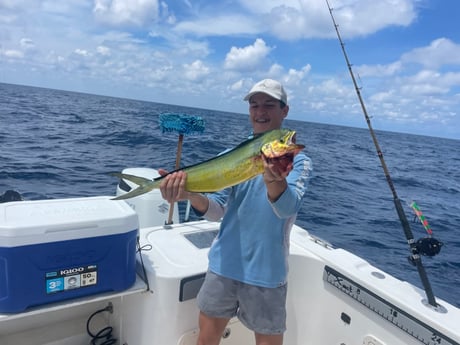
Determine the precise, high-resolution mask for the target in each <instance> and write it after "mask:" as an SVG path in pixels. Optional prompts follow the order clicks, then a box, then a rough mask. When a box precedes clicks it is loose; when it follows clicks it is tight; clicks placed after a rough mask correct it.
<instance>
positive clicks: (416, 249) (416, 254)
mask: <svg viewBox="0 0 460 345" xmlns="http://www.w3.org/2000/svg"><path fill="white" fill-rule="evenodd" d="M326 4H327V7H328V9H329V13H330V15H331V18H332V22H333V24H334V28H335V32H336V33H337V38H338V39H339V42H340V46H341V48H342V52H343V56H344V57H345V61H346V63H347V67H348V71H349V72H350V76H351V79H352V81H353V85H354V87H355V91H356V94H357V96H358V99H359V103H360V104H361V109H362V111H363V114H364V118H365V120H366V122H367V126H368V128H369V132H370V134H371V137H372V141H373V142H374V146H375V149H376V151H377V155H378V157H379V159H380V164H381V166H382V168H383V172H384V174H385V178H386V181H387V183H388V186H389V187H390V190H391V193H392V195H393V201H394V205H395V208H396V212H397V213H398V217H399V220H400V222H401V225H402V228H403V231H404V234H405V236H406V239H407V243H408V244H409V247H410V251H411V255H410V256H409V261H410V262H411V263H412V264H414V265H415V266H416V267H417V270H418V273H419V276H420V279H421V281H422V284H423V287H424V289H425V293H426V297H427V300H428V303H429V304H430V305H431V306H433V307H437V306H438V304H437V303H436V299H435V297H434V294H433V290H432V288H431V284H430V282H429V280H428V276H427V274H426V271H425V268H424V267H423V264H422V259H421V256H420V255H421V254H422V255H423V253H421V252H420V250H421V249H423V248H422V247H423V246H421V245H417V241H415V240H414V236H413V234H412V230H411V228H410V225H409V221H408V220H407V217H406V214H405V213H404V209H403V207H402V204H401V200H400V199H399V197H398V194H397V193H396V189H395V186H394V184H393V181H392V179H391V176H390V172H389V170H388V167H387V165H386V162H385V159H384V158H383V153H382V150H381V149H380V145H379V143H378V141H377V137H376V135H375V132H374V129H373V128H372V124H371V120H370V118H369V115H368V114H367V110H366V106H365V105H364V101H363V98H362V96H361V91H360V88H359V87H358V84H357V82H356V78H355V75H354V73H353V69H352V67H351V66H352V65H351V63H350V60H349V59H348V54H347V52H346V50H345V44H344V43H343V40H342V37H341V36H340V32H339V26H338V24H337V23H336V22H335V18H334V15H333V14H332V11H333V9H332V7H331V6H330V5H329V1H328V0H326ZM439 248H440V246H439ZM438 252H439V251H438Z"/></svg>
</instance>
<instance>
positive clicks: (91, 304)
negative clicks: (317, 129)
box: [0, 221, 460, 345]
mask: <svg viewBox="0 0 460 345" xmlns="http://www.w3.org/2000/svg"><path fill="white" fill-rule="evenodd" d="M218 226H219V224H218V223H212V222H207V221H199V222H190V223H184V224H177V225H173V226H172V227H164V226H158V227H148V228H144V229H141V230H140V244H141V246H143V247H144V250H143V251H142V261H143V264H144V268H145V272H146V273H147V280H146V281H148V288H147V283H146V282H144V281H143V279H142V278H143V271H144V270H143V268H142V262H141V260H139V259H138V278H137V280H136V283H135V285H134V286H133V287H131V288H130V289H128V290H126V291H123V292H120V293H113V294H101V295H94V296H89V297H84V298H80V299H75V300H71V301H66V302H60V303H56V304H50V305H45V306H41V307H37V308H33V309H31V310H28V311H26V312H23V313H19V314H4V315H0V344H2V345H10V344H11V345H32V344H33V345H45V344H46V345H57V344H59V345H61V344H69V345H74V344H75V345H77V344H88V343H89V342H90V337H89V336H88V334H87V332H86V322H87V320H88V318H89V316H90V315H91V314H92V313H94V312H95V311H97V310H99V309H102V308H105V307H107V306H108V305H109V304H110V305H112V306H113V312H112V313H109V312H104V313H101V314H99V315H97V316H96V317H94V318H93V319H92V321H91V324H90V329H91V330H93V333H95V332H96V331H98V330H99V329H102V328H103V327H106V326H107V325H110V326H112V327H113V332H112V334H113V337H114V338H117V339H118V342H117V344H126V345H156V344H157V345H177V344H180V345H195V344H196V337H197V332H198V324H197V321H198V309H197V306H196V299H195V296H196V293H197V291H198V289H199V286H200V284H201V280H202V277H203V275H204V273H205V272H206V268H207V252H208V245H209V243H210V241H211V240H212V235H213V232H214V233H215V231H216V230H217V229H218ZM189 235H192V236H195V237H197V238H199V239H201V241H199V243H198V245H203V246H204V248H198V247H197V246H196V245H195V244H193V243H192V242H191V241H190V240H189V239H187V237H186V236H189ZM146 246H151V249H150V250H146V249H148V247H146ZM289 265H290V273H289V281H288V300H287V309H288V320H287V324H288V330H287V332H286V333H285V342H284V343H285V344H286V345H301V344H315V345H317V344H337V345H355V344H364V345H382V344H386V345H403V344H409V345H410V344H414V345H418V344H433V345H435V344H438V345H445V344H452V345H453V344H459V343H460V334H459V333H460V332H459V328H458V325H460V311H459V309H458V308H455V307H453V306H452V305H450V304H448V303H447V302H445V301H441V300H438V303H439V304H440V305H441V307H440V308H438V310H434V309H433V308H431V307H429V306H426V304H424V302H423V300H424V298H425V296H424V293H423V291H421V290H419V289H417V288H416V287H414V286H413V285H410V284H409V283H407V282H403V281H400V280H397V279H395V278H393V277H392V276H390V275H388V274H387V273H385V272H383V271H381V270H379V269H377V268H376V267H373V266H371V265H370V264H369V263H368V262H366V261H364V260H362V259H361V258H359V257H357V256H355V255H353V254H351V253H349V252H347V251H344V250H342V249H334V248H332V247H331V246H330V245H328V244H327V243H324V242H323V241H321V240H319V239H317V238H314V237H312V236H310V235H309V233H308V232H307V231H306V230H304V229H301V228H299V227H297V226H294V228H293V231H292V234H291V255H290V258H289ZM254 343H255V342H254V339H253V333H252V332H250V331H248V330H247V329H246V328H245V327H243V326H242V325H241V324H240V322H239V321H238V320H237V319H234V320H232V321H231V322H230V323H229V325H228V329H227V330H226V332H225V334H224V336H223V339H222V342H221V344H235V345H241V344H254Z"/></svg>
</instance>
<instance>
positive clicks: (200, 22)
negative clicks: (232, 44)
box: [174, 13, 261, 36]
mask: <svg viewBox="0 0 460 345" xmlns="http://www.w3.org/2000/svg"><path fill="white" fill-rule="evenodd" d="M174 31H175V32H178V33H181V34H183V35H187V34H188V35H190V34H191V35H196V36H227V35H237V34H253V35H255V34H257V33H258V32H260V31H261V30H260V28H259V27H258V22H257V21H254V20H253V19H251V18H250V17H248V16H246V15H243V14H223V13H222V14H220V13H219V14H212V15H211V16H209V17H200V18H197V19H194V20H185V21H181V22H179V23H177V25H176V26H175V27H174Z"/></svg>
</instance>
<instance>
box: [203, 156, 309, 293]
mask: <svg viewBox="0 0 460 345" xmlns="http://www.w3.org/2000/svg"><path fill="white" fill-rule="evenodd" d="M311 172H312V163H311V160H310V159H309V158H308V157H307V156H305V154H303V153H299V154H297V155H296V156H295V157H294V168H293V170H292V171H291V172H290V173H289V176H288V177H287V182H288V187H287V189H286V190H285V191H284V192H283V194H281V196H280V197H279V198H278V200H276V201H275V202H273V203H272V202H270V201H269V199H268V196H267V188H266V186H265V183H264V181H263V177H262V175H258V176H256V177H255V178H253V179H251V180H249V181H246V182H244V183H241V184H239V185H237V186H234V187H230V188H227V189H224V190H222V191H220V192H216V193H212V194H208V195H207V197H208V199H209V208H208V211H207V212H206V214H204V217H205V218H207V219H209V220H220V219H221V218H222V217H223V218H222V223H221V226H220V230H219V233H218V235H217V237H216V239H215V240H214V242H213V244H212V246H211V248H210V250H209V269H210V270H211V271H212V272H214V273H216V274H219V275H221V276H224V277H227V278H231V279H234V280H238V281H241V282H244V283H247V284H251V285H256V286H262V287H268V288H273V287H278V286H281V285H284V284H285V283H286V278H287V272H288V266H287V257H288V254H289V235H290V230H291V228H292V225H293V224H294V221H295V219H296V216H297V212H298V210H299V209H300V206H301V204H302V200H303V197H304V194H305V192H306V189H307V184H308V180H309V178H310V177H311Z"/></svg>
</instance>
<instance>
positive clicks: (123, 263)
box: [0, 197, 139, 313]
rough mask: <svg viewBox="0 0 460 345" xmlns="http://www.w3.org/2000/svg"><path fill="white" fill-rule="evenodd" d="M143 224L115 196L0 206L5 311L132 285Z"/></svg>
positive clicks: (0, 295)
mask: <svg viewBox="0 0 460 345" xmlns="http://www.w3.org/2000/svg"><path fill="white" fill-rule="evenodd" d="M138 224H139V222H138V217H137V214H136V213H135V212H134V210H133V209H132V208H131V207H129V206H128V204H127V203H125V202H124V201H114V200H110V197H90V198H74V199H52V200H36V201H18V202H9V203H4V204H0V312H1V313H15V312H21V311H24V310H25V309H27V308H29V307H33V306H38V305H42V304H47V303H52V302H58V301H62V300H66V299H70V298H76V297H82V296H87V295H92V294H96V293H102V292H111V291H122V290H125V289H128V288H129V287H130V286H131V285H133V284H134V281H135V280H136V270H135V265H136V242H137V235H138V227H139V225H138Z"/></svg>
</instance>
